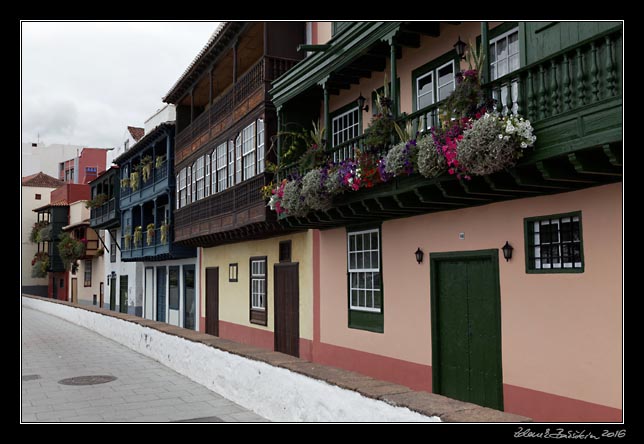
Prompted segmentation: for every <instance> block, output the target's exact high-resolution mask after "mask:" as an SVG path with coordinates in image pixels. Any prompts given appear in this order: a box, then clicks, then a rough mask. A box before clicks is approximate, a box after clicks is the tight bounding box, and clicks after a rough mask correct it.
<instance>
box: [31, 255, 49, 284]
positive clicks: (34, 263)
mask: <svg viewBox="0 0 644 444" xmlns="http://www.w3.org/2000/svg"><path fill="white" fill-rule="evenodd" d="M48 269H49V254H47V252H45V251H40V252H38V253H36V254H35V255H34V258H33V259H32V260H31V277H34V278H44V277H47V270H48Z"/></svg>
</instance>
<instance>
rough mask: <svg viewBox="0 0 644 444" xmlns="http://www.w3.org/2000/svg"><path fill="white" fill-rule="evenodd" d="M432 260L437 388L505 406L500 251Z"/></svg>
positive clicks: (437, 256)
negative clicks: (499, 275)
mask: <svg viewBox="0 0 644 444" xmlns="http://www.w3.org/2000/svg"><path fill="white" fill-rule="evenodd" d="M430 262H431V283H432V296H431V297H432V336H433V338H432V347H433V353H432V354H433V356H432V365H433V385H434V392H436V393H440V394H442V395H445V396H448V397H451V398H455V399H460V400H463V401H468V402H473V403H476V404H479V405H483V406H486V407H491V408H496V409H503V390H502V383H503V376H502V371H501V322H500V291H499V279H498V251H497V250H484V251H472V252H457V253H438V254H431V255H430Z"/></svg>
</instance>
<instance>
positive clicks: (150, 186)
mask: <svg viewBox="0 0 644 444" xmlns="http://www.w3.org/2000/svg"><path fill="white" fill-rule="evenodd" d="M170 167H171V166H170V165H169V164H168V161H167V160H164V161H163V162H162V163H161V165H160V166H159V168H157V167H156V166H155V165H152V169H151V171H150V176H149V177H148V180H145V181H144V180H143V177H142V175H141V174H139V184H138V187H137V189H136V190H134V191H133V190H132V185H131V184H130V185H129V186H128V187H121V202H124V201H125V202H126V203H127V202H131V201H132V199H136V198H148V197H150V196H151V195H152V194H154V192H155V187H160V188H165V185H166V181H167V179H168V170H169V168H170Z"/></svg>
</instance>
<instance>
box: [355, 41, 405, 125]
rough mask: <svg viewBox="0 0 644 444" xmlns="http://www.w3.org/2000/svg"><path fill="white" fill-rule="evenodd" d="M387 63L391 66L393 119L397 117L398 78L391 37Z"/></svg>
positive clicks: (394, 47) (394, 49)
mask: <svg viewBox="0 0 644 444" xmlns="http://www.w3.org/2000/svg"><path fill="white" fill-rule="evenodd" d="M389 61H390V65H391V66H390V68H391V78H390V80H391V88H389V91H390V96H391V114H392V115H393V116H394V119H395V118H397V117H398V100H397V97H398V95H397V94H396V92H397V91H396V79H397V78H398V73H397V70H396V42H395V40H394V38H393V37H392V38H391V40H390V41H389ZM359 114H362V111H360V112H359Z"/></svg>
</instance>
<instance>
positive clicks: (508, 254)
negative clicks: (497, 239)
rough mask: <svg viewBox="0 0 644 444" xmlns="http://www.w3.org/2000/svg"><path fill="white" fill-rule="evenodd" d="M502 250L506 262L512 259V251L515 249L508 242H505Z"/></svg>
mask: <svg viewBox="0 0 644 444" xmlns="http://www.w3.org/2000/svg"><path fill="white" fill-rule="evenodd" d="M501 249H502V250H503V257H504V258H505V261H506V262H507V261H509V260H510V259H512V250H514V247H512V245H510V244H509V243H508V241H505V245H504V246H503V247H502V248H501Z"/></svg>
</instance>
